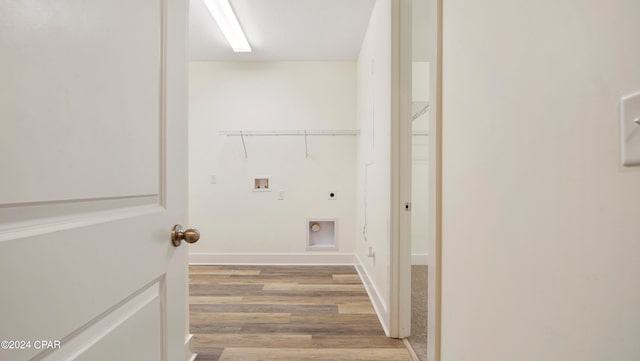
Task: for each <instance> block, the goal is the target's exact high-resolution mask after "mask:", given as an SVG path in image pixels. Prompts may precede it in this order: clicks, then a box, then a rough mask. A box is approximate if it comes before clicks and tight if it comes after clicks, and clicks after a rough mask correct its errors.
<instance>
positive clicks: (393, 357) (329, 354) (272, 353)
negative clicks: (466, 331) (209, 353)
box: [219, 347, 411, 361]
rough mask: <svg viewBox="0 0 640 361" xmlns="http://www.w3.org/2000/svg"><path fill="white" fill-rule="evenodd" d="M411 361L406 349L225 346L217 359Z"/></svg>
mask: <svg viewBox="0 0 640 361" xmlns="http://www.w3.org/2000/svg"><path fill="white" fill-rule="evenodd" d="M284 360H296V361H411V357H410V356H409V353H408V352H407V350H406V349H404V350H403V349H397V348H383V349H378V348H369V349H361V348H357V349H307V348H299V349H295V348H279V349H274V348H246V347H244V348H240V347H238V348H236V347H228V348H225V349H224V351H223V352H222V355H221V356H220V360H219V361H284Z"/></svg>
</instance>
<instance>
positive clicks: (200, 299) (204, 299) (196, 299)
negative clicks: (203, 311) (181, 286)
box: [189, 296, 243, 305]
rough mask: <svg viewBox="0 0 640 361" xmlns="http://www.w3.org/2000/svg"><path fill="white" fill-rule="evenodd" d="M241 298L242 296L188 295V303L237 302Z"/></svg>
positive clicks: (215, 303)
mask: <svg viewBox="0 0 640 361" xmlns="http://www.w3.org/2000/svg"><path fill="white" fill-rule="evenodd" d="M242 299H243V297H242V296H220V297H216V296H190V297H189V303H190V304H192V305H218V304H227V303H228V304H237V303H240V302H241V301H242Z"/></svg>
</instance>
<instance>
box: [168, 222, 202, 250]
mask: <svg viewBox="0 0 640 361" xmlns="http://www.w3.org/2000/svg"><path fill="white" fill-rule="evenodd" d="M199 239H200V231H198V230H197V229H195V228H188V229H187V230H186V231H185V230H184V229H183V228H182V226H181V225H179V224H176V225H175V226H173V230H172V231H171V243H173V245H174V246H176V247H178V246H179V245H180V243H181V242H182V241H183V240H184V241H185V242H187V243H196V242H198V240H199Z"/></svg>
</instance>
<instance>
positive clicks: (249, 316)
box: [191, 312, 291, 324]
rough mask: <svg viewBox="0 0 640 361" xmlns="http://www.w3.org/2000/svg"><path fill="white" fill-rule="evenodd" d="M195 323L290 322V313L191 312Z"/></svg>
mask: <svg viewBox="0 0 640 361" xmlns="http://www.w3.org/2000/svg"><path fill="white" fill-rule="evenodd" d="M191 320H192V322H194V323H196V324H197V323H232V322H233V323H269V324H272V323H289V321H290V320H291V314H289V313H267V312H261V313H258V312H223V313H218V312H191Z"/></svg>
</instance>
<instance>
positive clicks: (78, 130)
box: [0, 0, 187, 361]
mask: <svg viewBox="0 0 640 361" xmlns="http://www.w3.org/2000/svg"><path fill="white" fill-rule="evenodd" d="M186 6H187V3H186V2H182V1H176V0H117V1H113V0H109V1H107V0H103V1H92V2H86V1H81V0H65V1H0V127H1V131H0V154H1V155H2V156H1V157H0V169H2V170H3V172H2V173H0V284H1V285H2V291H1V292H0V319H2V322H0V341H2V340H14V341H24V342H23V345H25V346H26V345H29V346H28V347H24V348H23V349H19V350H16V349H4V348H2V347H0V359H1V360H5V359H6V360H29V359H38V360H40V359H46V360H58V359H71V360H73V359H78V360H102V359H105V360H107V359H110V360H113V359H118V360H154V361H157V360H178V359H183V358H184V354H185V352H184V340H185V337H184V336H185V331H186V328H185V322H186V321H185V307H186V304H185V299H186V254H185V252H186V248H185V247H186V246H181V247H178V248H175V247H173V246H172V245H171V242H170V240H169V234H170V230H171V228H172V226H173V225H174V224H175V223H182V222H184V221H185V206H186V163H187V162H186V69H187V59H186V54H187V52H186V29H187V15H186V14H187V13H186ZM37 340H51V341H56V340H59V341H60V348H57V347H56V348H53V349H48V348H43V347H42V345H41V344H38V345H37V346H36V344H35V342H36V341H37Z"/></svg>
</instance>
